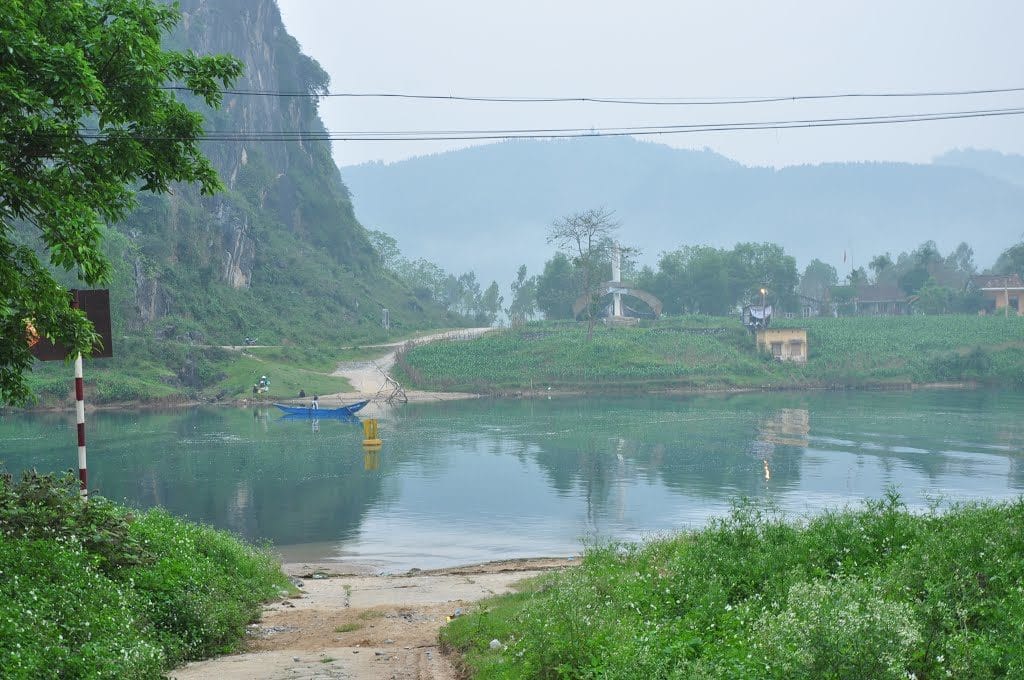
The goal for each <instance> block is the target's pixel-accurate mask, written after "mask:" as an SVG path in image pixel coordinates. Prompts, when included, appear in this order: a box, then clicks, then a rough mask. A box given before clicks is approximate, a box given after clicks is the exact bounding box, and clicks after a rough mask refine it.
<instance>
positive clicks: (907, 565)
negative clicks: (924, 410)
mask: <svg viewBox="0 0 1024 680" xmlns="http://www.w3.org/2000/svg"><path fill="white" fill-rule="evenodd" d="M1022 583H1024V500H1018V501H1016V502H1013V503H1005V504H970V505H958V506H955V507H952V508H950V509H948V511H946V512H944V513H940V512H938V510H937V508H936V507H932V508H931V510H930V511H929V512H925V513H923V514H915V513H910V512H908V511H907V509H906V507H905V506H904V505H903V503H902V502H901V501H900V498H899V496H898V494H897V493H895V492H894V491H892V490H889V491H888V492H887V494H886V496H885V497H884V498H883V499H880V500H872V501H866V504H865V507H864V508H863V509H859V510H850V509H847V510H842V511H831V512H826V513H824V514H822V515H820V516H818V517H815V518H813V519H808V520H805V521H802V522H792V521H786V520H785V519H783V518H782V517H781V516H780V515H779V514H778V513H777V512H775V511H773V510H772V509H771V508H768V507H765V506H762V505H757V504H754V503H752V502H738V503H736V504H735V505H734V507H733V510H732V512H731V513H730V514H729V515H728V516H726V517H724V518H721V519H717V520H714V521H712V522H711V523H710V524H709V526H708V527H707V528H705V529H703V530H701V531H696V532H690V533H683V534H680V535H679V536H676V537H674V538H671V539H667V540H660V541H654V542H651V543H648V544H645V545H642V546H639V545H609V546H601V547H595V548H592V549H590V550H588V551H587V553H586V554H585V556H584V559H583V561H582V564H581V565H579V566H578V567H575V568H572V569H569V570H566V571H564V572H561V573H556V574H551V575H546V576H543V577H540V578H539V579H537V580H534V581H532V582H529V583H527V584H526V585H525V586H524V589H523V591H522V592H520V593H516V594H513V595H507V596H502V597H498V598H494V599H491V600H488V601H485V602H483V603H482V604H481V605H480V606H479V607H478V608H477V609H476V610H475V611H473V612H472V613H470V614H469V615H467V616H464V617H460V618H457V619H454V620H453V621H452V622H451V623H450V624H449V625H448V626H447V627H446V628H444V629H442V632H441V640H442V643H444V644H445V645H447V646H449V647H450V648H454V649H456V650H458V651H460V652H461V653H462V655H463V656H462V663H463V665H464V668H465V670H466V672H467V673H468V674H469V675H470V676H471V677H474V678H480V679H483V678H504V679H512V678H623V679H625V678H638V677H645V678H780V679H781V678H785V679H787V680H789V679H794V678H805V679H807V680H810V679H812V678H813V679H815V680H818V679H822V678H874V679H876V680H885V679H892V680H897V679H905V678H915V677H916V678H947V677H953V678H976V679H983V678H1004V677H1013V678H1019V677H1024V646H1021V644H1020V631H1021V628H1022V626H1024V585H1022ZM492 640H497V641H498V642H499V643H500V644H494V643H492V642H491V641H492Z"/></svg>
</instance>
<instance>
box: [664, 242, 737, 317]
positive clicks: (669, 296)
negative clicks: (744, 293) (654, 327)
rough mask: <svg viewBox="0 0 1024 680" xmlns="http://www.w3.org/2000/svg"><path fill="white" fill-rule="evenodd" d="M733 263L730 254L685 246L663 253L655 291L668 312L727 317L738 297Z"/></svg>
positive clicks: (708, 247)
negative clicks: (733, 274)
mask: <svg viewBox="0 0 1024 680" xmlns="http://www.w3.org/2000/svg"><path fill="white" fill-rule="evenodd" d="M731 264H732V263H731V256H730V253H729V252H728V251H725V250H722V249H719V248H714V247H712V246H683V247H682V248H680V249H679V250H674V251H672V252H669V253H664V254H662V256H661V259H660V260H659V261H658V273H657V275H656V276H655V278H654V286H653V288H654V290H653V291H652V292H653V293H654V294H655V295H657V296H658V297H659V298H660V299H661V301H662V303H663V304H664V305H665V311H666V312H669V313H675V314H681V313H684V312H691V313H697V314H712V315H724V314H728V313H729V311H730V308H731V307H732V306H733V305H734V304H735V303H736V298H737V295H738V288H737V285H736V283H735V281H734V278H733V276H732V274H731V269H732V267H731Z"/></svg>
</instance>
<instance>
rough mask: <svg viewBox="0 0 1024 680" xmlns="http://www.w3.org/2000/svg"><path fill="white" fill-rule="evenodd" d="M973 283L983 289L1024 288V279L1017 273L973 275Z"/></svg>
mask: <svg viewBox="0 0 1024 680" xmlns="http://www.w3.org/2000/svg"><path fill="white" fill-rule="evenodd" d="M971 285H973V286H974V287H975V288H980V289H981V290H986V289H988V290H1003V289H1012V288H1024V281H1021V279H1020V277H1019V276H1017V275H1016V274H996V275H992V274H982V275H981V276H972V277H971Z"/></svg>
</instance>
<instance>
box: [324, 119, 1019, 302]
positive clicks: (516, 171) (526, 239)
mask: <svg viewBox="0 0 1024 680" xmlns="http://www.w3.org/2000/svg"><path fill="white" fill-rule="evenodd" d="M952 158H953V162H951V161H950V160H949V159H947V160H946V161H945V162H942V163H935V164H929V165H920V164H908V163H827V164H821V165H813V166H810V165H808V166H795V167H788V168H782V169H774V168H765V167H746V166H743V165H741V164H739V163H737V162H735V161H732V160H730V159H728V158H725V157H724V156H721V155H719V154H717V153H714V152H713V151H710V150H703V151H696V150H683V149H675V148H671V147H668V146H665V145H662V144H655V143H649V142H641V141H637V140H634V139H631V138H600V139H594V138H591V139H575V140H551V141H537V140H516V141H507V142H502V143H498V144H491V145H485V146H476V147H471V148H467V149H461V150H457V151H451V152H446V153H439V154H435V155H430V156H423V157H417V158H412V159H409V160H404V161H400V162H395V163H389V164H383V163H366V164H362V165H356V166H349V167H344V168H342V175H343V176H344V177H345V181H346V183H347V184H348V186H349V188H350V190H351V192H352V197H353V199H352V200H353V202H354V204H355V206H356V211H357V213H358V215H359V217H360V219H361V220H362V222H363V223H364V224H366V225H367V226H368V228H372V229H379V230H381V231H384V232H386V233H389V234H391V235H392V236H394V237H395V238H397V239H398V244H399V247H400V248H401V250H402V252H403V253H404V254H405V255H406V256H407V257H410V258H416V257H425V258H427V259H430V260H433V261H435V262H437V263H438V264H440V265H441V266H442V267H444V268H446V269H448V270H450V271H454V272H461V271H466V270H469V269H473V270H475V271H476V272H477V274H478V276H479V278H480V279H481V280H483V281H488V280H490V279H492V278H495V279H497V280H498V281H499V282H500V283H501V284H502V285H503V286H505V285H507V284H508V282H509V281H510V280H511V279H512V278H513V276H514V272H515V269H516V267H517V266H518V265H519V264H521V263H526V264H527V266H528V267H529V269H530V271H531V273H538V272H539V271H540V268H541V267H542V266H543V262H544V261H545V260H546V259H548V258H549V257H550V256H551V253H552V247H551V246H549V245H548V244H547V243H546V242H545V237H546V230H547V227H548V225H549V224H550V223H551V222H552V221H553V220H554V219H556V218H558V217H560V216H563V215H565V214H568V213H571V212H576V211H581V210H584V209H587V208H591V207H599V206H604V207H607V208H609V209H611V210H614V211H615V212H616V215H617V217H618V219H619V220H620V221H621V223H622V229H621V230H620V234H621V241H622V242H623V243H626V244H628V245H632V246H636V247H639V248H640V249H641V250H642V252H643V256H642V257H641V262H647V263H652V264H653V263H654V262H655V261H656V260H657V257H658V254H659V253H660V252H662V251H665V250H671V249H675V248H678V247H679V246H680V245H683V244H710V245H715V246H726V247H731V246H732V245H733V244H735V243H736V242H739V241H757V242H762V241H773V242H777V243H780V244H782V245H783V246H784V247H785V249H786V251H787V252H788V253H790V254H792V255H795V256H796V258H797V261H798V263H799V265H800V266H801V267H802V266H803V265H804V264H806V263H807V262H808V261H809V260H811V259H812V258H819V259H822V260H824V261H826V262H830V263H832V264H834V265H836V266H837V268H839V269H840V271H841V272H845V271H848V270H849V268H850V266H851V265H853V266H862V265H866V264H867V262H868V260H869V259H870V258H871V256H872V255H874V254H877V253H881V252H885V251H890V252H892V253H893V254H896V253H898V252H900V251H909V250H911V249H913V248H915V247H916V246H918V245H919V244H920V243H922V242H923V241H926V240H929V239H932V240H934V241H935V242H936V243H937V244H938V246H939V249H940V250H941V251H942V252H948V251H949V250H952V249H953V248H955V247H956V245H957V244H958V243H960V242H961V241H967V242H968V243H970V245H971V246H973V248H974V250H975V254H976V262H977V264H978V265H979V266H982V267H984V266H988V265H990V264H991V263H992V262H993V261H994V260H995V258H996V257H997V256H998V255H999V253H1000V252H1001V251H1002V250H1003V249H1005V248H1006V247H1008V246H1009V245H1011V244H1012V243H1015V242H1017V241H1019V240H1020V238H1021V232H1022V230H1024V186H1019V185H1016V184H1013V183H1011V182H1009V181H1006V180H1004V179H1001V178H1000V177H1001V176H1002V175H1007V176H1008V175H1009V173H1008V172H1004V173H1002V174H1001V175H1000V176H994V175H993V174H989V173H987V172H982V171H980V170H979V168H978V167H975V166H982V165H991V166H993V167H995V166H998V167H1003V165H1000V164H998V163H995V162H988V161H991V160H992V159H989V158H988V157H987V156H983V155H979V156H977V157H975V156H972V155H971V154H969V153H965V152H961V153H960V154H959V155H956V154H954V155H953V156H952ZM1004 158H1009V161H1013V160H1014V159H1016V160H1017V161H1020V160H1024V159H1020V158H1019V157H1004ZM1009 161H1008V162H1007V163H1006V167H1011V166H1012V163H1011V162H1009ZM844 254H845V257H846V264H845V265H844V263H843V260H844Z"/></svg>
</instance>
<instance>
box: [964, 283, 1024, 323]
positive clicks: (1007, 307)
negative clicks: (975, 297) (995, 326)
mask: <svg viewBox="0 0 1024 680" xmlns="http://www.w3.org/2000/svg"><path fill="white" fill-rule="evenodd" d="M971 279H972V280H971V283H972V284H973V286H974V288H975V289H977V290H979V291H981V294H982V296H983V297H984V298H985V302H986V306H987V309H986V311H987V312H988V313H990V314H991V313H995V314H1004V315H1007V316H1009V315H1011V314H1017V315H1020V314H1024V305H1022V304H1021V302H1022V300H1024V281H1021V280H1020V277H1019V276H1017V275H1016V274H1009V275H1001V276H974V277H971Z"/></svg>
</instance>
